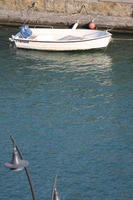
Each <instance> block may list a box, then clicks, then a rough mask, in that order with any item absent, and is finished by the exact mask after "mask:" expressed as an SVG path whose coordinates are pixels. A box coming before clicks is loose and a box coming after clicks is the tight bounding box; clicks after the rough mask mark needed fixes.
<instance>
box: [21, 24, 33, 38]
mask: <svg viewBox="0 0 133 200" xmlns="http://www.w3.org/2000/svg"><path fill="white" fill-rule="evenodd" d="M20 33H21V36H22V37H23V38H27V37H29V36H31V35H32V31H31V30H30V28H29V26H28V25H25V26H21V27H20Z"/></svg>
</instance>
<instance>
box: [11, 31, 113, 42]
mask: <svg viewBox="0 0 133 200" xmlns="http://www.w3.org/2000/svg"><path fill="white" fill-rule="evenodd" d="M108 37H111V34H110V33H108V35H104V36H100V37H96V38H92V39H82V40H64V41H63V40H62V41H61V40H57V41H55V40H53V41H52V40H51V41H45V40H44V41H42V40H41V41H39V40H32V39H25V38H14V41H18V42H24V43H29V42H35V43H37V42H38V43H76V42H78V43H79V42H89V41H92V40H99V39H103V38H108Z"/></svg>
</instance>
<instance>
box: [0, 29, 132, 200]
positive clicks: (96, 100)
mask: <svg viewBox="0 0 133 200" xmlns="http://www.w3.org/2000/svg"><path fill="white" fill-rule="evenodd" d="M15 32H16V29H11V28H1V30H0V153H1V155H0V199H2V200H9V199H13V200H18V199H21V200H22V199H24V200H30V199H32V197H31V193H30V188H29V186H28V182H27V179H26V176H25V172H24V171H21V172H17V173H15V172H13V171H8V170H7V169H6V168H4V163H5V162H7V161H10V160H11V155H12V143H11V141H10V135H11V134H13V135H14V137H15V139H16V141H17V144H18V145H19V147H20V149H21V150H22V152H23V155H24V157H25V159H26V160H28V161H29V163H30V165H29V170H30V174H31V177H32V181H33V185H34V188H35V191H36V196H37V200H41V199H43V200H48V199H50V197H51V190H52V184H53V178H54V176H55V175H56V174H57V175H58V178H57V190H58V192H59V196H60V199H61V200H90V199H91V200H132V199H133V41H127V40H125V41H124V40H122V41H115V40H114V41H113V42H112V43H111V44H110V45H109V47H108V48H107V49H106V51H105V52H104V51H91V52H90V51H85V52H73V53H72V52H67V53H58V52H57V53H54V52H39V51H27V50H17V49H15V48H13V47H10V46H9V43H8V37H9V36H10V35H11V34H12V33H15ZM119 37H121V38H124V37H125V38H131V37H132V35H130V36H124V35H122V36H119Z"/></svg>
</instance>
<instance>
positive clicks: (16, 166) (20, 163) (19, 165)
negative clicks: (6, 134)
mask: <svg viewBox="0 0 133 200" xmlns="http://www.w3.org/2000/svg"><path fill="white" fill-rule="evenodd" d="M10 138H11V140H12V142H13V146H14V152H13V153H14V154H13V159H14V163H11V164H10V163H5V167H8V168H10V169H12V170H15V171H18V170H22V169H23V168H24V169H25V172H26V175H27V178H28V182H29V185H30V189H31V193H32V199H33V200H36V196H35V191H34V188H33V185H32V181H31V177H30V174H29V170H28V162H27V161H25V160H24V157H23V155H22V153H21V151H20V149H19V147H18V145H17V143H16V142H15V140H14V138H13V136H12V135H11V136H10ZM17 152H18V154H19V156H20V158H21V159H22V160H19V158H18V155H17Z"/></svg>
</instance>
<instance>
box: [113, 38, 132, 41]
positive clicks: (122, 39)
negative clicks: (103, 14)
mask: <svg viewBox="0 0 133 200" xmlns="http://www.w3.org/2000/svg"><path fill="white" fill-rule="evenodd" d="M112 40H118V41H133V38H112Z"/></svg>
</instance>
